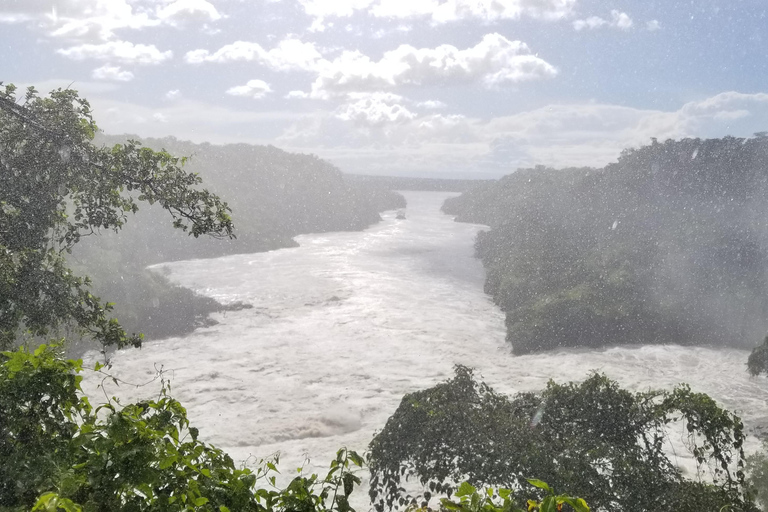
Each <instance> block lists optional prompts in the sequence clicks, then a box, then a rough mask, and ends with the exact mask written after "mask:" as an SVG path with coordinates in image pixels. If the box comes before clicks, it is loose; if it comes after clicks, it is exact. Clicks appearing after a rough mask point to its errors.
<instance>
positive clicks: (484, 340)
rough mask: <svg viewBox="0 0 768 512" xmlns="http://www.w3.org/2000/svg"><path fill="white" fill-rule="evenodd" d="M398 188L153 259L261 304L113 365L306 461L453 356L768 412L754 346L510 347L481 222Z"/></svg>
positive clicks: (234, 438) (234, 433) (507, 377)
mask: <svg viewBox="0 0 768 512" xmlns="http://www.w3.org/2000/svg"><path fill="white" fill-rule="evenodd" d="M404 195H405V196H406V199H407V200H408V207H407V209H406V215H407V219H405V220H397V219H395V214H394V212H387V213H385V214H384V215H383V218H384V220H383V221H382V222H380V223H379V224H377V225H375V226H373V227H371V228H370V229H368V230H366V231H363V232H348V233H324V234H313V235H303V236H300V237H298V238H297V241H298V242H299V244H300V247H298V248H291V249H282V250H278V251H272V252H267V253H258V254H244V255H236V256H227V257H222V258H217V259H212V260H190V261H180V262H174V263H166V264H162V265H157V266H156V267H155V268H156V269H157V270H158V271H163V272H166V273H168V274H169V276H170V278H171V279H172V280H173V281H174V282H177V283H179V284H181V285H183V286H186V287H189V288H192V289H195V290H198V291H199V292H201V293H203V294H206V295H209V296H211V297H214V298H216V299H218V300H220V301H222V302H225V303H228V302H233V301H243V302H245V303H248V304H251V305H252V306H253V308H252V309H244V310H241V311H231V312H227V313H226V314H220V315H218V316H216V317H215V318H216V320H218V322H219V323H218V324H217V325H214V326H212V327H207V328H202V329H198V330H197V331H195V332H194V333H192V334H190V335H188V336H186V337H183V338H171V339H166V340H160V341H152V342H147V343H145V344H144V346H143V348H142V349H140V350H135V349H130V350H124V351H120V352H118V353H116V354H115V355H114V357H113V359H112V361H113V369H112V373H113V374H115V375H116V376H117V377H120V378H122V379H124V380H126V381H128V382H134V383H139V382H142V381H148V380H151V378H152V377H153V376H154V375H155V373H156V368H159V367H162V368H163V369H164V371H165V372H166V374H165V375H166V377H168V378H170V379H171V384H172V387H173V395H174V396H175V397H176V398H178V399H179V400H180V401H181V402H182V403H183V404H184V405H185V406H186V407H187V410H188V413H189V417H190V420H191V423H192V425H194V426H196V427H198V428H199V429H200V435H201V438H202V439H203V440H204V441H206V442H210V443H212V444H214V445H216V446H218V447H220V448H222V449H224V450H226V451H227V452H228V453H230V455H232V457H233V458H234V459H235V460H239V461H247V463H253V462H255V461H256V460H258V458H260V457H264V456H268V455H270V454H273V453H275V452H278V451H279V452H280V453H281V464H280V466H281V467H282V468H284V469H287V470H293V469H294V468H296V467H298V466H299V465H301V464H302V463H303V461H304V460H305V458H307V457H308V458H309V459H310V460H311V462H310V463H309V464H308V466H309V467H310V468H311V469H313V470H316V469H317V468H320V467H326V465H327V463H328V462H329V461H330V460H331V458H332V457H333V454H334V453H335V451H336V450H337V449H338V448H339V447H341V446H347V447H350V448H353V449H357V450H360V451H363V450H364V449H365V447H366V445H367V443H368V442H369V441H370V439H371V437H372V436H373V435H374V433H375V432H376V431H377V430H378V429H381V428H382V427H383V426H384V424H385V422H386V420H387V418H388V417H389V416H390V415H391V414H392V413H393V412H394V410H395V409H396V408H397V406H398V404H399V402H400V400H401V398H402V397H403V395H404V394H405V393H408V392H411V391H415V390H419V389H423V388H427V387H430V386H432V385H434V384H436V383H438V382H440V381H442V380H445V379H447V378H449V377H450V376H451V375H452V368H453V366H454V365H455V364H463V365H467V366H470V367H474V368H475V369H476V373H477V374H478V375H479V376H480V377H481V378H482V379H483V380H484V381H485V382H487V383H488V384H490V385H491V386H492V387H494V388H495V389H496V390H497V391H502V392H507V393H514V392H516V391H532V390H537V389H541V388H542V387H543V386H544V385H545V384H546V382H547V380H548V379H550V378H554V379H555V380H557V381H560V382H562V381H568V380H578V379H583V378H584V377H585V376H586V375H588V374H589V372H591V371H595V370H597V371H600V372H604V373H606V374H607V375H608V376H609V377H611V378H613V379H615V380H617V381H619V382H620V383H621V384H622V385H623V386H625V387H627V388H630V389H632V390H645V389H648V388H651V387H653V388H669V387H672V386H674V385H675V384H677V383H680V382H687V383H689V384H690V385H691V387H692V388H693V389H694V390H695V391H701V392H705V393H708V394H710V395H711V396H713V397H714V398H715V399H717V400H718V401H719V402H720V403H721V404H722V405H723V406H725V407H727V408H729V409H732V410H736V411H737V412H739V414H741V415H742V417H743V419H744V420H745V423H746V425H747V427H748V428H753V429H754V428H755V427H759V426H762V425H766V424H768V402H767V401H766V399H767V398H768V380H766V379H765V378H751V377H749V375H748V374H747V372H746V367H745V363H746V359H747V355H748V352H747V351H745V350H738V349H713V348H692V347H680V346H677V345H663V346H641V347H612V348H604V349H589V350H573V349H569V350H561V351H556V352H551V353H546V354H535V355H525V356H513V355H512V354H511V350H510V347H509V345H508V344H507V343H506V342H505V341H504V332H505V331H504V316H503V314H502V313H501V312H500V311H499V310H498V308H497V307H496V306H495V305H494V304H493V303H492V302H491V300H490V298H489V297H488V296H486V295H485V294H484V293H483V278H484V273H483V268H482V265H481V264H480V262H479V261H478V260H476V259H474V258H473V247H472V244H473V238H474V236H475V234H476V232H477V231H478V230H479V229H483V227H482V226H477V225H471V224H462V223H456V222H454V221H453V219H452V217H450V216H446V215H443V214H442V213H441V212H440V211H439V209H440V206H441V204H442V202H443V200H444V199H445V198H446V197H448V196H450V195H452V194H447V193H437V192H406V193H404ZM90 357H91V358H93V357H94V356H93V355H90ZM98 382H99V381H98V380H97V379H95V378H94V376H90V377H88V378H87V379H86V385H85V388H86V391H87V392H88V393H89V394H90V395H92V396H93V399H94V400H98V398H99V396H101V398H102V399H103V394H101V393H103V392H106V393H107V394H108V395H110V396H112V395H117V396H119V397H120V398H121V399H122V400H135V399H139V398H146V397H150V396H154V395H156V394H157V392H158V389H159V383H158V382H157V381H155V382H153V383H151V384H149V385H145V386H140V387H135V386H130V385H127V384H122V385H121V386H119V387H117V386H115V385H113V384H112V383H111V381H105V382H104V389H103V390H102V389H96V385H97V383H98ZM102 401H103V400H102ZM749 446H750V447H751V448H753V449H754V447H756V446H757V442H756V441H755V440H754V439H752V441H751V442H750V444H749ZM681 464H682V462H681ZM286 472H287V473H288V472H289V471H286Z"/></svg>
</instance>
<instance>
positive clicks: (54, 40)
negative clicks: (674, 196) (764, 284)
mask: <svg viewBox="0 0 768 512" xmlns="http://www.w3.org/2000/svg"><path fill="white" fill-rule="evenodd" d="M0 81H3V82H5V83H9V82H10V83H15V84H17V85H20V86H27V85H35V86H37V88H38V89H40V90H41V91H46V90H49V89H51V88H52V87H58V86H64V87H66V86H69V85H70V84H71V87H72V88H75V89H77V90H79V91H80V92H81V94H82V95H83V96H85V97H86V98H88V99H89V100H90V101H91V103H92V105H93V106H94V110H95V118H96V121H97V123H98V124H99V126H100V127H101V128H102V129H103V130H104V131H105V132H107V133H134V134H138V135H141V136H153V137H161V136H166V135H173V136H175V137H177V138H180V139H189V140H193V141H196V142H202V141H208V142H212V143H227V142H252V143H259V144H273V145H275V146H278V147H281V148H284V149H287V150H291V151H299V152H304V153H314V154H317V155H320V156H322V157H324V158H327V159H329V160H331V161H332V162H333V163H335V164H336V165H337V166H339V167H340V168H341V169H342V170H343V171H346V172H355V173H365V174H397V175H420V176H445V177H472V176H476V177H497V176H500V175H503V174H506V173H508V172H510V171H512V170H514V169H515V168H517V167H521V166H530V165H534V164H547V165H554V166H569V165H604V164H605V163H608V162H610V161H612V160H615V159H616V157H617V156H618V155H619V153H620V151H621V149H622V148H625V147H628V146H638V145H640V144H643V143H647V142H649V140H650V137H658V138H659V139H662V140H663V139H666V138H681V137H689V136H692V137H719V136H723V135H727V134H731V135H736V136H751V135H752V134H753V133H754V132H757V131H764V130H768V1H766V0H723V1H715V0H695V1H685V2H683V1H671V0H655V1H654V0H644V1H638V0H634V1H629V0H0Z"/></svg>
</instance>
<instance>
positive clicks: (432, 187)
mask: <svg viewBox="0 0 768 512" xmlns="http://www.w3.org/2000/svg"><path fill="white" fill-rule="evenodd" d="M348 178H349V179H350V180H351V181H352V182H353V183H360V184H365V185H373V186H378V187H383V188H385V189H388V190H425V191H442V192H466V191H467V190H471V189H472V188H474V187H476V186H479V185H482V184H486V183H493V182H495V181H496V180H452V179H441V178H410V177H406V176H365V175H362V174H350V175H349V176H348Z"/></svg>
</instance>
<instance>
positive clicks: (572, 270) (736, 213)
mask: <svg viewBox="0 0 768 512" xmlns="http://www.w3.org/2000/svg"><path fill="white" fill-rule="evenodd" d="M443 209H444V211H445V212H446V213H449V214H454V215H456V216H457V217H456V219H457V220H458V221H465V222H475V223H482V224H487V225H489V226H490V227H491V229H490V231H487V232H481V233H480V234H479V235H478V238H477V240H476V250H477V255H478V257H479V258H481V259H482V261H483V264H484V265H485V268H486V270H487V277H486V283H485V289H486V291H487V292H488V293H489V294H491V295H492V296H493V298H494V300H495V302H496V303H497V304H498V305H499V306H500V307H501V308H502V309H503V310H504V312H505V313H506V325H507V339H508V341H510V342H511V343H512V344H513V347H514V350H515V352H516V353H526V352H532V351H540V350H547V349H552V348H557V347H567V346H599V345H606V344H627V343H644V344H645V343H690V344H712V345H735V346H754V345H755V344H756V343H757V342H758V341H759V340H760V339H762V337H763V334H764V333H765V331H766V328H768V275H767V274H766V270H768V266H767V263H768V224H766V219H768V137H765V136H763V135H761V134H758V135H756V136H755V137H754V138H748V139H743V138H734V137H725V138H722V139H710V140H701V139H684V140H680V141H672V140H668V141H666V142H664V143H659V142H657V141H656V140H654V141H653V143H652V144H651V145H648V146H645V147H641V148H639V149H627V150H625V151H624V152H623V153H622V155H621V157H620V158H619V160H618V162H616V163H612V164H610V165H607V166H606V167H604V168H602V169H591V168H570V169H562V170H555V169H550V168H544V167H536V168H534V169H522V170H519V171H517V172H515V173H514V174H511V175H509V176H506V177H504V178H503V179H501V180H500V181H498V182H496V183H491V184H487V185H483V186H480V187H477V188H475V189H473V190H471V191H469V192H467V193H465V194H463V195H462V196H460V197H457V198H453V199H449V200H448V201H446V203H445V205H444V207H443Z"/></svg>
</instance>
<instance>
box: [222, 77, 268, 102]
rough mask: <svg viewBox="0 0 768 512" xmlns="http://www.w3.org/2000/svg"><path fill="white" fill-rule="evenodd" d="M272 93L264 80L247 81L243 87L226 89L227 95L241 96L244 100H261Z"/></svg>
mask: <svg viewBox="0 0 768 512" xmlns="http://www.w3.org/2000/svg"><path fill="white" fill-rule="evenodd" d="M270 92H272V89H271V88H270V87H269V84H268V83H267V82H265V81H264V80H258V79H256V80H249V81H248V83H247V84H245V85H238V86H236V87H231V88H229V89H227V94H231V95H232V96H242V97H244V98H253V99H257V100H258V99H261V98H263V97H264V96H266V95H267V93H270Z"/></svg>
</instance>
